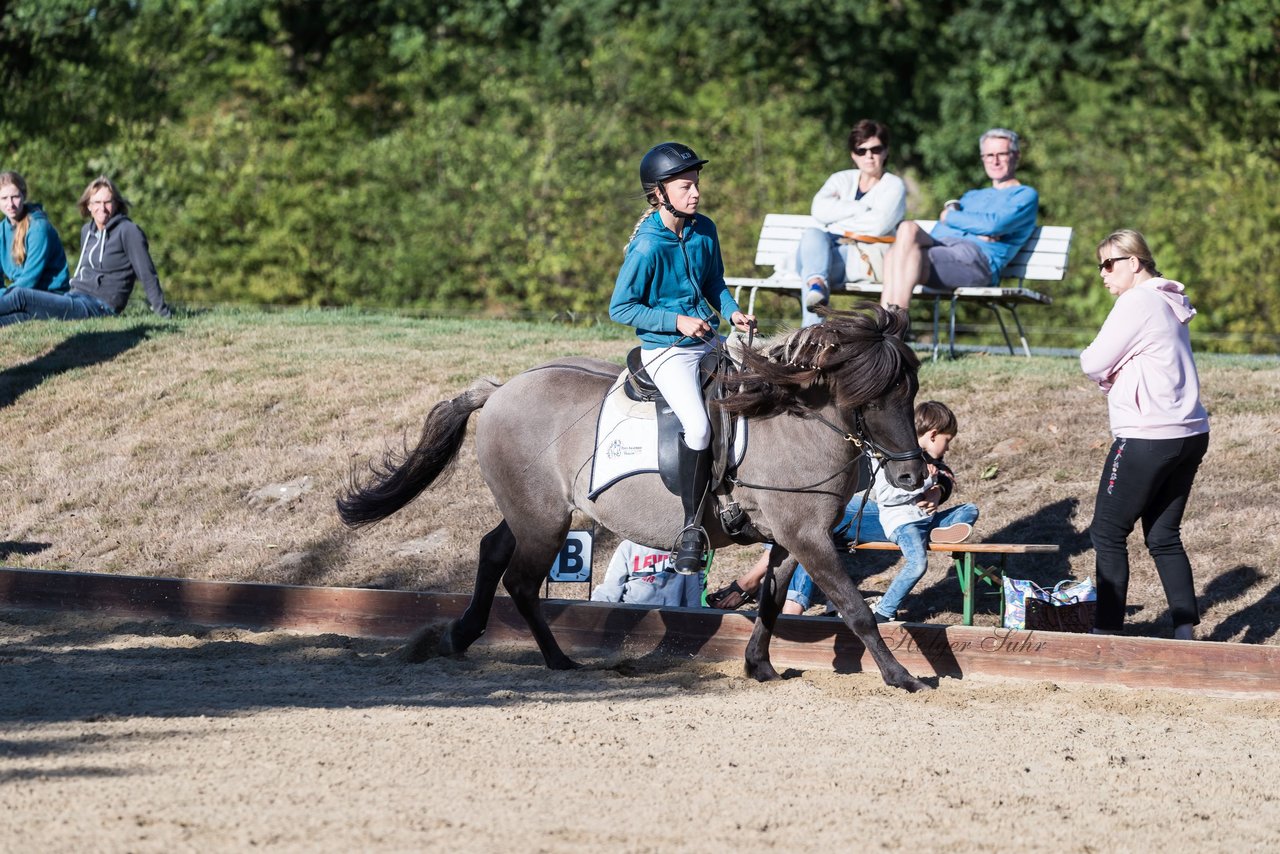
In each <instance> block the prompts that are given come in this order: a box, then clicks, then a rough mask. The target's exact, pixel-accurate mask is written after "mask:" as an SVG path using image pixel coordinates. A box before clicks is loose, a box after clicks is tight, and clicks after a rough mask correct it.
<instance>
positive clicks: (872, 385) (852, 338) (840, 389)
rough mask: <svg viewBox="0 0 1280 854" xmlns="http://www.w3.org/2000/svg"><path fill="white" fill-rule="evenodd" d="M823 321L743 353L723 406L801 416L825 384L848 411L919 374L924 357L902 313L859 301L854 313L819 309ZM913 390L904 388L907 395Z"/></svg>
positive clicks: (738, 410) (838, 404) (750, 413)
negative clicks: (915, 348)
mask: <svg viewBox="0 0 1280 854" xmlns="http://www.w3.org/2000/svg"><path fill="white" fill-rule="evenodd" d="M818 313H819V314H820V315H821V316H822V318H823V320H822V323H820V324H818V325H816V326H807V327H805V328H803V329H797V330H795V331H794V332H789V333H786V334H784V335H781V336H778V337H775V338H772V339H770V340H768V341H766V342H765V343H764V344H763V345H762V346H761V347H759V348H758V349H754V350H748V349H744V350H743V351H742V352H741V353H740V354H739V356H740V358H741V360H742V372H741V373H740V374H738V375H737V376H736V377H735V378H734V384H735V385H737V386H738V388H737V390H736V391H734V392H732V393H731V394H730V395H729V396H727V397H725V398H724V399H722V400H721V401H720V402H719V404H718V405H719V406H720V408H721V409H723V410H725V411H727V412H731V413H734V414H736V415H745V416H747V417H756V418H761V417H764V418H767V417H769V416H771V415H779V414H782V413H792V414H800V413H802V412H803V411H804V410H805V409H807V408H810V407H806V406H804V405H803V402H802V398H807V397H808V394H807V393H808V392H809V391H810V390H811V389H813V388H815V387H825V388H826V390H827V392H828V393H829V394H830V395H831V398H832V402H833V403H834V404H835V405H836V407H837V408H838V409H839V410H840V411H842V412H850V411H852V410H853V409H856V408H857V407H859V406H864V405H866V404H868V403H870V402H871V401H873V400H876V399H878V398H880V397H883V396H884V395H885V394H886V393H887V392H888V391H889V390H890V389H892V388H893V387H894V386H896V385H898V384H900V383H901V382H902V380H903V378H904V376H906V375H914V374H915V373H916V371H918V370H919V368H920V359H919V358H918V357H917V356H916V354H915V352H914V351H912V349H911V348H910V347H909V346H907V344H906V342H905V341H904V340H903V337H904V335H905V333H906V332H907V329H908V328H909V321H908V319H907V315H906V313H905V312H902V311H887V310H885V309H884V308H881V307H880V306H879V305H876V304H875V303H871V302H860V303H858V304H857V305H855V306H854V307H853V309H852V310H851V311H835V310H833V309H819V311H818ZM911 391H913V389H910V388H907V387H905V386H904V388H903V393H904V394H907V393H910V392H911Z"/></svg>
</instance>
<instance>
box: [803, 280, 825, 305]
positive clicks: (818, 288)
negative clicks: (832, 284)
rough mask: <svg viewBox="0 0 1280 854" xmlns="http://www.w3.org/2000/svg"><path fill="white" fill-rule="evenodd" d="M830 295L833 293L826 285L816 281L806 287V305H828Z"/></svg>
mask: <svg viewBox="0 0 1280 854" xmlns="http://www.w3.org/2000/svg"><path fill="white" fill-rule="evenodd" d="M830 297H831V293H830V292H829V291H828V290H827V286H826V285H824V284H821V283H819V282H814V283H812V284H810V285H809V286H808V287H806V288H805V289H804V307H805V308H817V307H818V306H820V305H826V304H827V300H828V299H829V298H830Z"/></svg>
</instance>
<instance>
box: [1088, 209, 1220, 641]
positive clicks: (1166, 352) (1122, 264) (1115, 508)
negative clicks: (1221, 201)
mask: <svg viewBox="0 0 1280 854" xmlns="http://www.w3.org/2000/svg"><path fill="white" fill-rule="evenodd" d="M1098 261H1099V263H1098V272H1099V273H1100V274H1101V276H1102V283H1103V284H1104V285H1105V286H1106V288H1107V290H1109V291H1110V292H1111V293H1112V294H1113V295H1114V296H1115V297H1116V302H1115V305H1114V306H1112V308H1111V313H1110V314H1109V315H1108V316H1107V320H1106V322H1105V323H1103V325H1102V329H1101V331H1099V332H1098V337H1097V338H1095V339H1094V341H1093V343H1092V344H1090V345H1089V346H1088V348H1086V349H1085V351H1084V352H1083V353H1081V354H1080V367H1081V368H1082V369H1083V370H1084V372H1085V374H1086V375H1087V376H1088V377H1089V378H1090V379H1092V380H1094V381H1095V382H1097V383H1098V386H1099V387H1100V388H1101V389H1102V391H1103V392H1104V393H1105V394H1106V395H1107V409H1108V411H1109V413H1110V417H1111V433H1112V435H1113V436H1114V437H1115V441H1114V442H1112V444H1111V450H1110V452H1109V453H1108V454H1107V460H1106V463H1105V464H1104V465H1103V467H1102V479H1101V482H1100V483H1099V484H1098V497H1097V500H1096V502H1095V504H1094V508H1093V524H1092V525H1091V526H1090V528H1089V534H1090V536H1091V537H1092V539H1093V549H1094V552H1095V555H1096V557H1095V560H1096V572H1097V582H1098V610H1097V617H1096V619H1095V627H1094V631H1095V632H1097V633H1099V634H1119V633H1120V630H1121V628H1122V626H1123V625H1124V608H1125V600H1126V598H1127V596H1128V589H1129V552H1128V547H1127V543H1128V539H1129V534H1130V532H1132V531H1133V527H1134V525H1135V524H1136V523H1137V521H1138V520H1139V519H1141V520H1142V534H1143V537H1144V539H1145V541H1146V545H1147V551H1149V552H1150V553H1151V558H1152V560H1154V561H1155V565H1156V572H1157V573H1159V575H1160V582H1161V584H1162V585H1163V586H1164V592H1165V596H1166V597H1167V598H1168V600H1169V612H1170V616H1171V617H1172V619H1173V626H1174V629H1173V636H1174V637H1175V638H1179V639H1184V640H1189V639H1191V637H1192V630H1193V629H1194V627H1195V626H1196V624H1198V623H1199V622H1200V611H1199V607H1198V605H1197V604H1196V591H1195V583H1194V582H1193V580H1192V578H1191V562H1190V561H1189V560H1188V559H1187V552H1186V549H1184V548H1183V545H1182V534H1181V526H1182V514H1183V511H1184V510H1186V507H1187V498H1188V496H1189V495H1190V494H1191V484H1192V482H1193V481H1194V480H1195V477H1196V471H1197V469H1198V468H1199V467H1200V461H1201V460H1202V459H1203V458H1204V454H1205V450H1206V449H1207V448H1208V447H1209V415H1208V413H1207V412H1205V408H1204V406H1203V405H1202V404H1201V403H1200V380H1199V376H1198V375H1197V373H1196V363H1195V359H1194V358H1193V357H1192V355H1191V337H1190V334H1189V332H1188V330H1187V325H1188V323H1190V321H1191V318H1192V317H1194V316H1195V313H1196V310H1195V309H1194V308H1192V307H1191V301H1190V300H1188V299H1187V297H1186V295H1185V293H1184V292H1185V290H1186V288H1185V287H1184V286H1183V285H1182V284H1181V283H1179V282H1175V281H1172V280H1170V279H1166V278H1164V277H1163V276H1162V275H1161V274H1160V272H1159V271H1158V270H1157V269H1156V262H1155V259H1154V258H1153V257H1152V256H1151V250H1150V249H1149V248H1148V247H1147V241H1146V240H1145V239H1144V238H1143V236H1142V235H1141V234H1139V233H1138V232H1136V231H1131V230H1129V229H1124V230H1122V231H1117V232H1115V233H1113V234H1110V235H1108V236H1107V237H1106V239H1105V240H1103V241H1102V242H1101V243H1099V244H1098Z"/></svg>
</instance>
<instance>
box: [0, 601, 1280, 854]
mask: <svg viewBox="0 0 1280 854" xmlns="http://www.w3.org/2000/svg"><path fill="white" fill-rule="evenodd" d="M0 643H2V645H3V646H2V648H3V653H0V668H2V669H0V727H2V729H0V732H2V735H0V840H2V842H0V848H3V850H5V851H15V852H17V851H44V852H49V851H86V850H93V851H184V850H201V851H243V850H249V849H260V850H285V851H304V850H305V851H350V850H394V851H405V850H434V849H444V848H448V849H451V850H463V851H494V850H516V851H600V850H608V851H614V850H617V851H707V850H724V851H729V850H733V851H757V850H787V851H793V850H814V851H817V850H824V851H830V850H832V849H836V850H852V849H855V848H856V849H863V850H865V849H870V848H876V849H888V850H893V849H910V850H940V849H949V850H979V849H981V850H991V849H993V848H1003V847H1012V848H1017V849H1025V850H1054V851H1061V850H1069V851H1130V850H1132V851H1139V850H1141V851H1149V850H1157V849H1159V848H1160V847H1162V846H1176V847H1177V849H1179V850H1193V849H1198V850H1221V851H1227V850H1230V851H1238V850H1242V849H1243V850H1251V849H1252V850H1260V849H1264V848H1274V847H1275V846H1276V845H1277V844H1280V793H1278V792H1277V791H1276V787H1275V785H1274V781H1275V773H1274V769H1275V768H1276V767H1277V766H1280V702H1276V701H1249V700H1238V699H1222V698H1214V697H1204V696H1196V695H1187V694H1173V693H1165V692H1155V691H1138V690H1128V689H1107V688H1080V687H1060V686H1056V685H1053V684H1050V683H1044V682H1041V683H1018V682H1003V681H996V680H964V681H958V680H951V679H944V680H942V682H941V686H940V688H939V689H938V690H936V691H932V692H926V693H924V694H919V695H908V694H905V693H902V692H898V691H894V690H891V689H888V688H886V687H884V685H883V684H882V683H881V682H880V679H879V677H878V676H875V675H871V674H858V675H836V674H833V673H830V672H827V671H821V670H810V671H807V672H804V673H796V672H795V671H791V672H789V673H788V674H787V675H788V676H791V677H792V678H788V679H785V680H784V681H782V682H780V683H776V684H771V685H758V684H756V683H754V682H751V681H748V680H746V679H744V678H743V677H742V676H741V675H740V672H741V667H740V665H738V664H723V665H721V664H716V665H712V664H703V663H698V662H696V661H673V660H670V659H660V660H645V659H641V660H634V659H633V660H618V659H612V660H608V661H599V660H597V661H591V662H589V664H591V665H592V666H591V667H589V668H588V669H585V670H582V671H578V672H572V673H553V672H549V671H547V670H545V669H544V668H543V667H542V666H541V659H540V657H539V656H538V655H537V653H536V652H535V651H533V650H531V649H529V648H525V647H508V646H494V645H484V644H481V645H478V646H477V647H475V648H474V649H473V650H472V652H471V653H469V655H468V657H467V658H466V659H465V660H441V659H436V660H433V661H430V662H427V663H425V664H418V665H405V664H403V663H401V662H400V661H399V660H398V658H397V657H396V655H395V652H396V646H395V644H392V643H387V642H378V641H367V640H353V639H350V638H346V637H341V636H337V635H320V636H306V635H299V634H292V633H286V632H270V633H255V632H249V631H243V630H234V629H204V628H199V627H195V626H190V625H185V626H179V625H173V624H166V623H144V622H127V621H123V620H120V619H110V618H103V617H92V616H87V615H82V614H50V613H46V612H26V611H3V612H0Z"/></svg>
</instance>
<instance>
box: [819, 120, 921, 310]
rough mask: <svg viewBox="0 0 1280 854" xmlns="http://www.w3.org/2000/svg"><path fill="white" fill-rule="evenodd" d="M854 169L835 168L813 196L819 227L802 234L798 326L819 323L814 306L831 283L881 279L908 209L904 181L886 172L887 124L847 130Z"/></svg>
mask: <svg viewBox="0 0 1280 854" xmlns="http://www.w3.org/2000/svg"><path fill="white" fill-rule="evenodd" d="M849 159H850V160H852V161H853V168H852V169H845V170H843V171H841V172H835V173H833V174H832V175H831V177H829V178H827V182H826V183H825V184H823V185H822V189H821V190H819V191H818V192H817V194H816V195H815V196H814V197H813V204H812V206H811V207H810V215H811V216H812V217H813V218H814V219H816V220H817V221H818V222H820V223H821V224H822V227H821V228H806V229H805V230H804V232H803V233H802V234H801V235H800V248H799V249H798V250H797V252H796V267H797V269H798V271H799V273H800V279H801V282H802V283H803V286H802V290H801V291H800V305H801V307H802V309H803V311H802V313H801V317H802V318H803V320H802V325H804V326H811V325H813V324H815V323H817V322H818V316H817V315H816V314H814V313H813V311H812V309H814V308H816V307H817V306H820V305H826V304H827V300H828V298H829V297H830V295H831V288H832V287H835V286H839V285H843V284H844V283H845V282H863V281H865V282H882V281H884V275H883V271H884V255H885V252H886V251H887V250H888V248H889V245H890V244H891V243H892V242H893V233H894V229H896V228H897V227H898V223H900V222H902V218H903V217H904V216H906V214H907V185H906V184H905V183H903V181H902V179H901V178H899V177H898V176H897V175H894V174H892V173H890V172H886V171H884V166H885V163H886V162H888V160H889V128H887V127H885V126H884V125H883V124H881V123H880V122H877V121H873V120H872V119H862V120H861V121H859V122H858V123H857V124H855V125H854V126H853V130H851V131H849Z"/></svg>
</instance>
